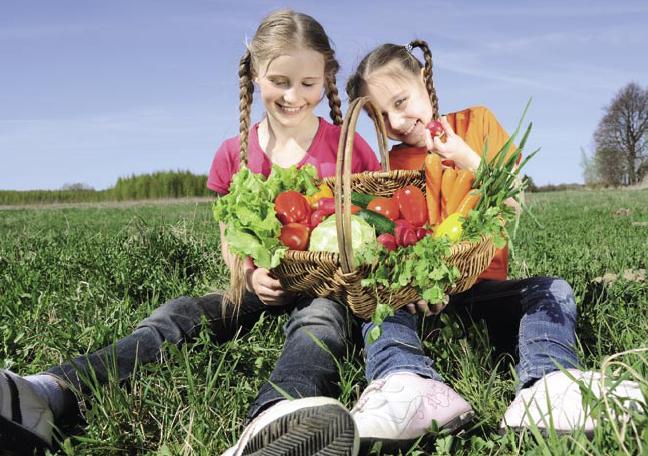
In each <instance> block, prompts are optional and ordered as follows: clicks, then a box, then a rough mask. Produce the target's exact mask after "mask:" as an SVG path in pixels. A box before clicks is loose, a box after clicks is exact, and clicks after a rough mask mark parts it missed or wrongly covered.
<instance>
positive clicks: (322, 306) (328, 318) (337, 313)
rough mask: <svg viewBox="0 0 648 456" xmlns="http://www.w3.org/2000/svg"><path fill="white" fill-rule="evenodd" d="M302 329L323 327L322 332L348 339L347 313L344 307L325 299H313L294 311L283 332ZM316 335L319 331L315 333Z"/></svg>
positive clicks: (287, 332)
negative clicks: (324, 329)
mask: <svg viewBox="0 0 648 456" xmlns="http://www.w3.org/2000/svg"><path fill="white" fill-rule="evenodd" d="M304 327H320V328H321V327H324V328H326V331H324V332H329V331H331V332H334V333H335V335H336V336H337V337H341V338H344V339H346V338H348V336H349V334H348V312H347V310H346V308H345V307H343V306H342V305H341V304H338V303H337V302H335V301H331V300H329V299H325V298H316V299H313V300H312V301H311V302H310V303H308V304H307V305H305V306H302V307H299V308H297V309H295V311H294V312H293V314H292V315H291V317H290V319H289V320H288V323H286V327H285V332H286V334H289V333H290V332H292V331H294V330H296V329H299V328H304ZM317 332H318V333H319V332H321V331H317Z"/></svg>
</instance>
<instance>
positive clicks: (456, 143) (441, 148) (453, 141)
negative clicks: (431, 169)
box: [425, 116, 481, 171]
mask: <svg viewBox="0 0 648 456" xmlns="http://www.w3.org/2000/svg"><path fill="white" fill-rule="evenodd" d="M440 122H441V126H442V127H443V131H444V132H445V135H444V137H445V141H442V140H441V138H440V137H438V136H435V137H434V138H433V137H432V134H431V133H430V131H429V130H428V129H427V128H426V129H425V145H426V147H427V148H428V150H429V151H431V152H436V153H437V154H439V155H440V156H441V157H443V158H444V159H446V160H452V161H454V162H455V164H456V165H457V166H458V167H459V168H461V169H472V170H473V171H474V170H476V169H477V168H478V167H479V162H480V161H481V158H480V156H479V155H478V154H477V152H475V151H474V150H472V149H471V148H470V146H469V145H468V144H466V143H465V141H464V140H463V139H462V138H461V136H459V135H457V134H456V133H455V132H454V130H453V129H452V127H451V126H450V124H449V123H448V119H447V118H446V116H443V117H441V119H440Z"/></svg>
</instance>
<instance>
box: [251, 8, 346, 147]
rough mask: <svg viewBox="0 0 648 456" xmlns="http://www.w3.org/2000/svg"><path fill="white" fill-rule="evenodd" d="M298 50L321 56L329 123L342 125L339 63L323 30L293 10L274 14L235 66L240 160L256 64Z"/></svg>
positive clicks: (320, 26)
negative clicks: (238, 98) (237, 92)
mask: <svg viewBox="0 0 648 456" xmlns="http://www.w3.org/2000/svg"><path fill="white" fill-rule="evenodd" d="M298 48H304V49H311V50H313V51H315V52H319V53H320V54H322V56H323V57H324V87H325V90H326V97H327V98H328V102H329V108H330V116H331V119H332V120H333V123H335V124H336V125H341V124H342V108H341V105H342V103H341V101H340V96H339V94H338V89H337V85H336V81H335V75H336V73H337V72H338V70H339V69H340V64H339V63H338V61H337V60H336V58H335V51H334V50H333V48H332V47H331V42H330V40H329V37H328V35H327V34H326V32H325V31H324V28H323V27H322V25H321V24H320V23H319V22H317V21H316V20H315V19H314V18H313V17H312V16H309V15H307V14H304V13H298V12H296V11H293V10H279V11H275V12H273V13H271V14H270V15H269V16H267V17H266V18H265V19H263V21H261V24H259V27H258V28H257V30H256V33H255V34H254V37H253V38H252V41H250V43H249V44H248V48H247V50H246V51H245V53H244V54H243V57H241V62H240V64H239V80H240V103H239V112H240V129H239V131H240V138H241V158H243V155H245V154H246V153H247V148H248V133H249V131H250V111H251V108H252V95H253V94H254V84H253V83H252V81H253V80H254V78H255V77H256V76H257V75H258V74H259V72H260V71H259V70H260V68H259V65H260V64H262V63H266V62H267V63H269V62H271V61H272V60H273V59H274V58H275V57H277V56H279V55H280V54H282V53H284V52H286V50H289V49H298Z"/></svg>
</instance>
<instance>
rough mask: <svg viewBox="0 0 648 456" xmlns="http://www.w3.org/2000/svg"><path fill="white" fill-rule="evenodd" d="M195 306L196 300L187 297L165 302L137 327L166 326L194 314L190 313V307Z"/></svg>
mask: <svg viewBox="0 0 648 456" xmlns="http://www.w3.org/2000/svg"><path fill="white" fill-rule="evenodd" d="M195 305H196V300H195V299H194V298H191V297H189V296H180V297H178V298H174V299H172V300H171V301H167V302H165V303H164V304H162V305H161V306H160V307H158V308H157V309H155V310H154V311H153V312H152V313H151V315H149V316H148V317H146V318H145V319H144V320H142V321H141V322H140V323H139V324H138V325H137V327H138V328H140V327H150V326H153V327H158V326H160V325H163V326H168V325H170V324H172V323H173V321H175V320H177V319H178V318H184V317H185V316H186V317H187V318H188V317H189V316H190V315H193V314H194V313H195V312H191V310H190V307H192V306H195Z"/></svg>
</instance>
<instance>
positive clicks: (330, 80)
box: [326, 74, 344, 125]
mask: <svg viewBox="0 0 648 456" xmlns="http://www.w3.org/2000/svg"><path fill="white" fill-rule="evenodd" d="M326 97H327V98H328V102H329V107H330V108H331V112H330V113H329V114H330V116H331V119H332V120H333V123H334V124H335V125H342V122H343V121H344V120H343V118H342V107H341V106H342V101H341V100H340V95H339V94H338V89H337V85H335V74H332V75H331V76H329V77H327V78H326Z"/></svg>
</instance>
